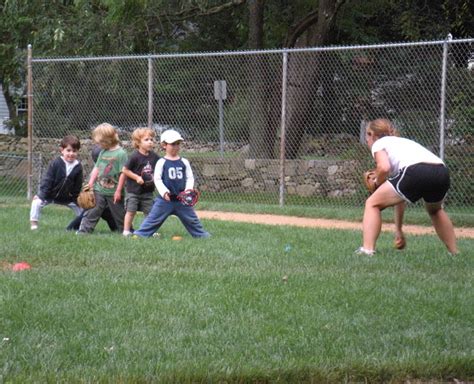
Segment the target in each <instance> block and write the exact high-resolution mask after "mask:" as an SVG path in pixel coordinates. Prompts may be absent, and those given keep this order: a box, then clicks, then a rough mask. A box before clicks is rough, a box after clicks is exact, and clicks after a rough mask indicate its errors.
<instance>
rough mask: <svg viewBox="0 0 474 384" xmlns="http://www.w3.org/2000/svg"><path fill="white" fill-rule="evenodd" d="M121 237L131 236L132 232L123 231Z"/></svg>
mask: <svg viewBox="0 0 474 384" xmlns="http://www.w3.org/2000/svg"><path fill="white" fill-rule="evenodd" d="M122 235H123V236H125V237H127V236H131V235H132V232H130V231H123V233H122Z"/></svg>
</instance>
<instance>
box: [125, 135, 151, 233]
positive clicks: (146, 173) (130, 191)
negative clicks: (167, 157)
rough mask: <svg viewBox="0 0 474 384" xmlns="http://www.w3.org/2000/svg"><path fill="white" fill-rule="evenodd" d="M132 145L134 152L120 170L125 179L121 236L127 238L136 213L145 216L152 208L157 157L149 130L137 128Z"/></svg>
mask: <svg viewBox="0 0 474 384" xmlns="http://www.w3.org/2000/svg"><path fill="white" fill-rule="evenodd" d="M132 143H133V147H134V148H135V151H134V152H133V153H132V154H131V155H130V157H129V159H128V161H127V162H126V164H125V165H124V166H123V168H122V172H123V174H124V175H125V176H126V177H127V180H126V184H125V189H126V191H127V197H126V198H125V210H126V213H125V220H124V226H123V235H124V236H129V235H130V234H131V232H130V230H131V227H132V223H133V219H134V217H135V214H136V213H137V211H142V212H143V213H144V214H145V216H146V215H148V213H150V210H151V208H152V206H153V198H154V196H153V192H154V191H155V184H154V182H153V172H154V170H155V165H156V163H157V161H158V160H159V158H160V157H159V156H158V155H157V154H156V153H155V152H154V151H153V147H154V145H155V132H154V131H153V130H151V129H149V128H137V129H135V130H134V131H133V133H132Z"/></svg>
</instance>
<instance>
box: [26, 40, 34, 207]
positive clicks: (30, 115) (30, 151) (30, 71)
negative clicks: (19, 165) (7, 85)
mask: <svg viewBox="0 0 474 384" xmlns="http://www.w3.org/2000/svg"><path fill="white" fill-rule="evenodd" d="M31 59H32V48H31V44H28V56H27V62H26V67H27V99H28V121H27V128H28V166H27V169H28V179H27V189H28V190H27V195H26V197H27V198H28V199H29V200H31V198H32V197H33V193H32V189H33V69H32V66H31Z"/></svg>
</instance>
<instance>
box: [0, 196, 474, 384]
mask: <svg viewBox="0 0 474 384" xmlns="http://www.w3.org/2000/svg"><path fill="white" fill-rule="evenodd" d="M28 214H29V207H28V206H27V205H26V204H24V205H21V206H19V207H13V206H9V205H7V204H3V205H1V206H0V227H1V231H0V265H1V266H3V269H2V270H0V382H7V383H9V382H12V383H24V382H47V381H48V382H58V381H61V382H140V383H142V382H220V381H224V382H305V381H306V382H311V381H313V382H320V381H325V382H340V381H353V382H360V381H369V382H380V381H394V382H397V381H404V380H415V379H421V380H426V381H455V380H461V381H468V380H474V289H473V280H474V279H473V278H474V241H473V240H467V239H462V240H460V241H459V245H460V249H461V251H462V254H461V255H460V256H459V257H456V258H451V257H448V255H447V252H446V250H445V248H444V246H443V245H442V244H441V242H440V241H439V240H438V239H437V238H436V237H433V236H408V248H407V249H406V250H405V251H402V252H400V251H396V250H394V249H392V237H391V235H390V234H383V235H382V237H381V239H380V241H379V244H378V254H377V256H376V257H372V258H369V257H363V256H357V255H354V254H353V252H354V250H355V249H356V248H357V247H358V246H359V245H360V238H361V233H360V232H357V231H355V232H351V231H338V230H313V229H307V228H292V227H279V226H262V225H252V224H242V223H231V222H218V221H204V226H205V228H206V229H207V230H209V231H210V232H211V233H212V235H213V236H212V237H211V238H210V239H204V240H197V239H192V238H191V237H190V236H189V235H188V234H187V233H186V232H185V230H184V227H183V226H182V225H181V224H180V223H179V222H178V220H177V219H176V218H174V217H172V218H170V219H169V220H168V221H167V222H166V223H165V225H164V226H163V228H162V229H161V230H160V233H161V238H151V239H140V240H134V239H130V238H128V239H126V238H122V236H120V235H114V234H111V233H110V232H109V231H108V229H107V228H106V226H105V225H104V224H103V223H101V224H100V225H99V226H98V228H97V230H96V233H95V234H94V235H90V236H76V235H74V234H73V233H68V232H66V231H65V230H64V228H65V226H66V224H67V222H68V221H69V219H71V218H72V212H71V211H69V210H67V209H63V208H57V207H47V208H45V209H44V211H43V217H42V220H41V222H40V229H39V230H38V231H36V232H31V231H30V229H29V224H28ZM173 235H181V236H183V239H182V240H181V241H173V240H171V237H172V236H173ZM20 261H25V262H28V263H29V264H30V265H31V266H32V268H31V269H30V270H26V271H21V272H13V271H11V269H10V268H9V267H8V265H9V264H14V263H17V262H20Z"/></svg>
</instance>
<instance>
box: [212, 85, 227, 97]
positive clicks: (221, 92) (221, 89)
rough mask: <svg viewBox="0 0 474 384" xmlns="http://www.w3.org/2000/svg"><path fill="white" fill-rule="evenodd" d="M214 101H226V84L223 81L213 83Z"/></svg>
mask: <svg viewBox="0 0 474 384" xmlns="http://www.w3.org/2000/svg"><path fill="white" fill-rule="evenodd" d="M214 99H216V100H225V99H227V83H226V81H225V80H216V81H214Z"/></svg>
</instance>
